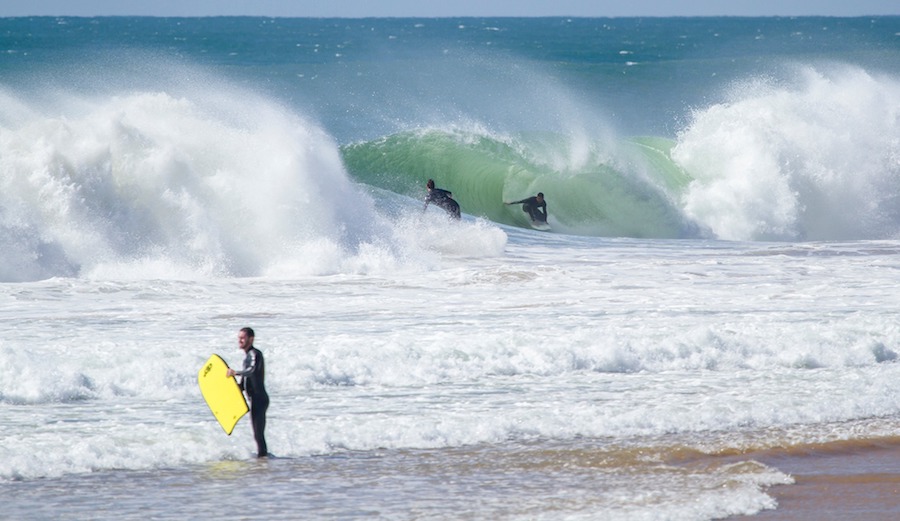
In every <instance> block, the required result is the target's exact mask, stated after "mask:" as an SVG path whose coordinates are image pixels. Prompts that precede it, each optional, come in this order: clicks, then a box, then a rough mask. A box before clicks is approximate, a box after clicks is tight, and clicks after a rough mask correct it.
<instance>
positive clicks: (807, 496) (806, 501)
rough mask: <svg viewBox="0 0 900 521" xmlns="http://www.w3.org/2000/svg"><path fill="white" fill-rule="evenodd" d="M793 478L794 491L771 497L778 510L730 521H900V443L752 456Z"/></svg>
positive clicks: (781, 488)
mask: <svg viewBox="0 0 900 521" xmlns="http://www.w3.org/2000/svg"><path fill="white" fill-rule="evenodd" d="M750 456H751V457H753V459H754V460H757V461H759V462H761V463H763V464H765V465H767V466H770V467H773V468H777V469H778V470H780V471H782V472H785V473H787V474H790V475H791V476H792V477H793V478H794V480H795V483H794V484H793V485H775V486H773V487H771V488H770V489H769V490H768V494H769V495H771V496H772V497H774V498H775V499H776V500H777V501H778V507H777V508H776V509H774V510H764V511H762V512H759V513H758V514H754V515H751V516H732V517H730V518H728V519H735V520H747V521H809V520H812V519H815V520H816V521H832V520H833V521H837V520H841V521H844V520H848V519H853V520H854V521H859V520H864V521H865V520H872V521H875V520H879V521H880V520H888V519H900V438H891V439H886V440H881V442H880V443H866V444H860V443H859V442H842V443H833V444H827V445H822V446H820V447H816V448H813V449H810V450H805V451H803V452H791V451H783V452H776V451H771V452H765V453H760V454H757V455H750Z"/></svg>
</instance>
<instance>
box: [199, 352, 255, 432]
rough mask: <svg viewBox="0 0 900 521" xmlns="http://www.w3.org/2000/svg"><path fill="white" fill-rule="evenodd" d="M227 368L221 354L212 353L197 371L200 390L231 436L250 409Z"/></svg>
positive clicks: (214, 414) (210, 408) (220, 423)
mask: <svg viewBox="0 0 900 521" xmlns="http://www.w3.org/2000/svg"><path fill="white" fill-rule="evenodd" d="M227 370H228V364H226V363H225V360H222V357H220V356H219V355H212V356H211V357H209V360H207V361H206V363H205V364H203V367H201V368H200V372H199V373H197V383H199V384H200V392H201V393H203V398H204V399H205V400H206V405H209V410H211V411H212V413H213V416H215V417H216V420H218V422H219V425H221V426H222V428H223V429H225V434H227V435H229V436H231V431H233V430H234V426H235V425H236V424H237V422H238V420H240V419H241V417H242V416H243V415H245V414H247V411H249V410H250V409H248V408H247V400H245V399H244V393H242V392H241V388H240V387H239V386H238V384H237V380H235V379H234V377H233V376H226V373H225V371H227Z"/></svg>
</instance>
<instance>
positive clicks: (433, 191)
mask: <svg viewBox="0 0 900 521" xmlns="http://www.w3.org/2000/svg"><path fill="white" fill-rule="evenodd" d="M425 186H427V187H428V195H427V196H426V197H425V208H424V209H423V211H424V210H427V209H428V205H429V204H431V203H434V205H435V206H438V207H441V208H443V209H444V210H446V211H447V213H449V214H450V216H451V217H453V218H454V219H459V203H457V202H456V201H454V200H453V197H452V196H453V194H452V193H450V192H448V191H447V190H441V189H440V188H435V187H434V180H433V179H429V180H428V183H427V184H426V185H425Z"/></svg>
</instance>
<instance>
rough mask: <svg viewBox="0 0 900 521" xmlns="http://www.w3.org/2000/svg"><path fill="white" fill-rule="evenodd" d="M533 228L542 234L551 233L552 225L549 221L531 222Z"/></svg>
mask: <svg viewBox="0 0 900 521" xmlns="http://www.w3.org/2000/svg"><path fill="white" fill-rule="evenodd" d="M531 227H532V228H534V229H535V230H540V231H542V232H549V231H550V225H549V224H547V221H531Z"/></svg>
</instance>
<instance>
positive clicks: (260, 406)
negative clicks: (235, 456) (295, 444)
mask: <svg viewBox="0 0 900 521" xmlns="http://www.w3.org/2000/svg"><path fill="white" fill-rule="evenodd" d="M254 336H255V334H254V333H253V330H252V329H250V328H249V327H245V328H242V329H241V330H240V331H238V346H239V347H240V348H241V350H242V351H244V353H246V356H245V357H244V368H243V369H241V370H240V371H235V370H234V369H230V368H229V369H228V376H240V377H241V389H243V390H244V392H245V393H246V394H247V398H248V399H249V400H250V422H251V424H252V425H253V438H254V439H256V457H257V458H265V457H268V455H269V451H268V448H267V447H266V409H268V408H269V395H268V393H266V364H265V361H264V360H263V355H262V352H261V351H260V350H259V349H257V348H255V347H253V337H254Z"/></svg>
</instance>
